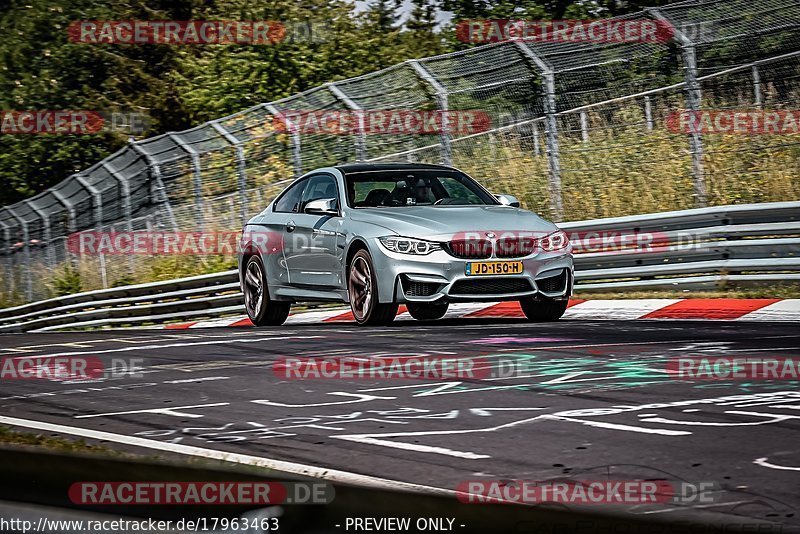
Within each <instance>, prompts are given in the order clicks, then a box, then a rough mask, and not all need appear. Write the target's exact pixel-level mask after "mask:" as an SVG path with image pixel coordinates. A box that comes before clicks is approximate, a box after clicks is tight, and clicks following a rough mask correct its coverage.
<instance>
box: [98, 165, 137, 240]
mask: <svg viewBox="0 0 800 534" xmlns="http://www.w3.org/2000/svg"><path fill="white" fill-rule="evenodd" d="M102 165H103V168H104V169H105V170H107V171H108V174H110V175H111V177H112V178H114V179H115V180H116V181H117V182H118V183H119V188H120V191H121V192H122V216H123V217H125V223H126V226H127V227H128V231H129V232H132V231H133V219H132V217H131V184H130V182H129V181H128V179H127V178H126V177H125V176H123V175H122V174H121V173H120V172H119V171H117V170H116V169H115V168H114V167H112V166H111V164H110V163H108V162H107V161H103V163H102Z"/></svg>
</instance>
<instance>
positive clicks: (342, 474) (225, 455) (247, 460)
mask: <svg viewBox="0 0 800 534" xmlns="http://www.w3.org/2000/svg"><path fill="white" fill-rule="evenodd" d="M0 424H5V425H11V426H16V427H23V428H32V429H35V430H42V431H45V432H58V433H60V434H68V435H71V436H79V437H82V438H87V439H97V440H103V441H110V442H113V443H122V444H124V445H131V446H134V447H143V448H146V449H154V450H159V451H164V452H172V453H177V454H184V455H187V456H194V457H198V458H208V459H211V460H221V461H225V462H233V463H237V464H244V465H251V466H255V467H263V468H266V469H274V470H275V471H281V472H283V473H290V474H294V475H303V476H307V477H313V478H321V479H324V480H328V481H331V482H339V483H344V484H353V485H356V486H367V487H372V488H376V489H388V490H403V491H410V492H414V493H425V494H428V495H430V494H435V495H443V496H448V497H454V496H455V495H456V492H455V491H454V490H449V489H443V488H436V487H433V486H424V485H421V484H413V483H410V482H401V481H399V480H389V479H386V478H379V477H373V476H369V475H360V474H358V473H351V472H349V471H340V470H338V469H328V468H325V467H317V466H313V465H305V464H300V463H296V462H287V461H284V460H274V459H272V458H264V457H261V456H251V455H249V454H239V453H235V452H226V451H220V450H215V449H206V448H203V447H194V446H191V445H181V444H179V443H165V442H162V441H156V440H152V439H146V438H138V437H134V436H126V435H123V434H115V433H112V432H105V431H101V430H91V429H88V428H80V427H75V426H66V425H59V424H55V423H45V422H43V421H33V420H30V419H17V418H16V417H5V416H0Z"/></svg>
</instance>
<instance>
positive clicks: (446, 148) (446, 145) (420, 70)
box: [407, 59, 453, 165]
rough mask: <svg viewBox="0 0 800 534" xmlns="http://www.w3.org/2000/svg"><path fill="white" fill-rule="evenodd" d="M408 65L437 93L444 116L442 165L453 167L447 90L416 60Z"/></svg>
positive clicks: (437, 100) (412, 60)
mask: <svg viewBox="0 0 800 534" xmlns="http://www.w3.org/2000/svg"><path fill="white" fill-rule="evenodd" d="M407 63H408V64H409V65H411V68H413V69H414V72H416V73H417V75H418V76H419V77H420V78H422V79H423V80H424V81H425V82H426V83H427V84H428V85H430V86H431V88H432V89H433V90H434V91H435V92H436V103H437V107H438V108H439V112H440V113H441V115H442V133H441V140H442V141H441V144H442V164H443V165H452V162H453V152H452V148H451V146H450V117H449V111H450V107H449V103H448V99H447V89H445V87H444V86H443V85H442V84H440V83H439V80H437V79H436V77H434V75H433V74H432V73H431V72H430V71H429V70H428V69H426V68H425V67H424V66H423V65H422V64H421V63H420V62H419V61H417V60H416V59H409V60H408V61H407Z"/></svg>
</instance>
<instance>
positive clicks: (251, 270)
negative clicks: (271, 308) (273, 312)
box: [244, 261, 264, 318]
mask: <svg viewBox="0 0 800 534" xmlns="http://www.w3.org/2000/svg"><path fill="white" fill-rule="evenodd" d="M244 301H245V306H246V307H247V313H248V315H250V317H251V318H253V317H257V316H258V314H259V313H261V306H262V305H263V303H264V276H263V274H262V273H261V269H259V267H258V263H256V262H254V261H251V262H250V263H249V265H248V266H247V272H246V273H245V278H244Z"/></svg>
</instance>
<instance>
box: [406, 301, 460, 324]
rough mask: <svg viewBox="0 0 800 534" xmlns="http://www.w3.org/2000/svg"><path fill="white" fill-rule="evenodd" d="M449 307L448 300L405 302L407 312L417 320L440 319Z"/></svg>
mask: <svg viewBox="0 0 800 534" xmlns="http://www.w3.org/2000/svg"><path fill="white" fill-rule="evenodd" d="M449 307H450V303H449V302H424V303H423V302H409V303H408V304H406V308H408V313H409V314H410V315H411V317H413V318H414V319H416V320H417V321H435V320H436V319H441V318H442V317H444V314H445V313H447V309H448V308H449Z"/></svg>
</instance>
